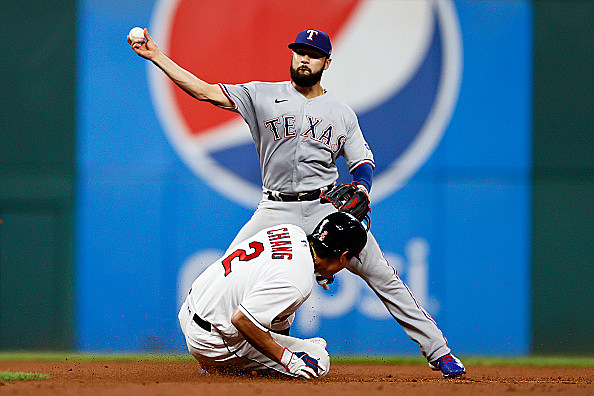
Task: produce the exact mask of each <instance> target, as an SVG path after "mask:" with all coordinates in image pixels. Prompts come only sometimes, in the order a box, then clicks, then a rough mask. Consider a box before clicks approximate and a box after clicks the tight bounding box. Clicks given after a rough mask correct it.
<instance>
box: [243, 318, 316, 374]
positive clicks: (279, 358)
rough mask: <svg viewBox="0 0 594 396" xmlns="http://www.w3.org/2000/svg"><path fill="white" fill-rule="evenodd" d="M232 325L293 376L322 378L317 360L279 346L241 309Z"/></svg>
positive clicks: (255, 346)
mask: <svg viewBox="0 0 594 396" xmlns="http://www.w3.org/2000/svg"><path fill="white" fill-rule="evenodd" d="M231 323H232V324H233V326H235V328H237V330H239V332H240V333H241V334H242V335H243V337H244V338H245V339H246V340H247V341H248V342H249V343H250V344H251V345H252V346H253V347H254V348H256V349H257V350H258V351H260V352H261V353H262V354H264V355H266V356H267V357H268V358H270V359H272V360H274V361H275V362H278V363H280V364H281V365H283V366H284V367H285V369H286V370H287V371H288V372H289V373H291V374H292V375H294V376H297V377H302V378H307V379H311V378H316V377H319V376H320V374H321V372H322V370H321V368H320V367H319V366H318V361H317V359H314V358H312V357H311V356H309V355H308V354H306V353H305V352H295V353H293V352H292V351H291V350H289V349H288V348H285V347H283V346H281V345H279V344H278V343H277V342H276V341H274V339H273V338H272V336H271V335H270V333H267V332H265V331H262V330H261V329H260V328H258V327H257V326H256V325H255V324H254V323H253V322H252V321H251V320H250V319H248V318H247V317H246V316H245V315H244V314H243V312H241V311H240V310H239V309H236V310H235V312H233V315H232V316H231Z"/></svg>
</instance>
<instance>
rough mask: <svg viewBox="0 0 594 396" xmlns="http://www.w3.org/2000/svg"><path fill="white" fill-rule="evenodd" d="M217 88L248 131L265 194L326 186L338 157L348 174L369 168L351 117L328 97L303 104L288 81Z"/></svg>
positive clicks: (369, 160)
mask: <svg viewBox="0 0 594 396" xmlns="http://www.w3.org/2000/svg"><path fill="white" fill-rule="evenodd" d="M221 87H222V88H223V92H225V94H226V95H227V96H228V97H229V99H231V101H232V102H233V104H234V107H233V108H229V110H232V111H236V112H238V113H239V114H241V116H242V117H243V119H244V120H245V121H246V122H247V124H248V125H249V127H250V131H251V134H252V137H253V139H254V142H255V143H256V150H257V152H258V156H259V158H260V167H261V171H262V183H263V187H264V188H265V189H268V190H272V191H280V192H282V193H287V194H295V193H302V192H305V191H312V190H315V189H317V188H321V187H324V186H327V185H330V184H332V183H334V182H335V181H336V179H337V178H338V170H337V168H336V159H337V158H338V157H339V156H343V157H344V158H345V160H346V163H347V166H348V168H349V171H352V170H353V169H355V168H356V167H357V166H359V165H360V164H362V163H369V164H371V165H372V166H373V165H374V164H373V154H372V153H371V150H370V149H369V146H368V145H367V142H365V139H364V138H363V134H362V133H361V129H360V128H359V122H358V121H357V116H356V115H355V112H354V111H353V110H352V109H351V108H350V107H348V106H347V105H346V104H344V103H343V102H342V101H340V100H339V99H337V98H336V97H335V96H334V95H332V94H331V93H329V92H325V93H324V94H323V95H320V96H318V97H315V98H313V99H307V98H306V97H305V96H303V95H302V94H301V93H300V92H299V91H297V90H296V89H295V88H294V87H293V85H292V84H291V82H290V81H285V82H280V83H269V82H257V81H256V82H249V83H247V84H238V85H228V84H221ZM294 140H297V142H294Z"/></svg>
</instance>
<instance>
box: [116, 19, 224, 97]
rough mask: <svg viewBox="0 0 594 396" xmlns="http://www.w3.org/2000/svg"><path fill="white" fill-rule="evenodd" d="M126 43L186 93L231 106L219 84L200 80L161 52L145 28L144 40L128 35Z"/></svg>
mask: <svg viewBox="0 0 594 396" xmlns="http://www.w3.org/2000/svg"><path fill="white" fill-rule="evenodd" d="M128 43H129V44H130V45H131V46H132V49H133V50H134V52H136V53H137V54H138V56H141V57H143V58H144V59H147V60H150V61H151V62H153V63H154V64H155V65H156V66H157V67H158V68H159V69H161V70H163V72H164V73H165V74H166V75H167V77H169V78H170V79H171V81H173V82H174V83H175V84H176V85H177V86H178V87H180V88H181V89H183V90H184V91H185V92H186V93H187V94H188V95H190V96H192V97H194V98H196V99H198V100H201V101H205V102H210V103H212V104H214V105H216V106H223V107H232V106H233V103H232V102H231V100H230V99H229V98H228V97H227V96H226V95H225V94H224V93H223V90H222V89H221V87H220V86H219V85H217V84H209V83H207V82H204V81H202V80H201V79H199V78H198V77H196V76H195V75H193V74H192V73H190V72H189V71H187V70H185V69H183V68H182V67H180V66H179V65H178V64H177V63H175V62H174V61H173V60H171V59H170V58H169V57H168V56H167V55H165V54H164V53H163V52H161V50H159V47H158V46H157V44H156V43H155V41H154V40H153V38H152V37H151V35H150V34H149V32H148V30H147V29H144V41H136V42H133V41H132V40H131V39H130V36H128Z"/></svg>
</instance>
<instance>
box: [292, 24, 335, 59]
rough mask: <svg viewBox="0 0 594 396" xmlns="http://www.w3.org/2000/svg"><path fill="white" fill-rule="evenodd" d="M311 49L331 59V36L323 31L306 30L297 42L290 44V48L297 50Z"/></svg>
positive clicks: (300, 34) (298, 36)
mask: <svg viewBox="0 0 594 396" xmlns="http://www.w3.org/2000/svg"><path fill="white" fill-rule="evenodd" d="M303 47H309V48H314V49H316V50H318V51H321V52H322V53H324V54H325V55H326V56H327V57H330V54H331V53H332V44H331V43H330V36H329V35H328V34H327V33H324V32H322V31H321V30H316V29H306V30H303V31H301V32H299V34H298V35H297V37H296V38H295V42H293V43H291V44H289V48H291V49H297V48H303Z"/></svg>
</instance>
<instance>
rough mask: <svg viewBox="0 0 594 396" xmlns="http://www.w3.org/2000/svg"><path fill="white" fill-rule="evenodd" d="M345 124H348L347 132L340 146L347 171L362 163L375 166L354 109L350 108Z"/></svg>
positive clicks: (351, 170)
mask: <svg viewBox="0 0 594 396" xmlns="http://www.w3.org/2000/svg"><path fill="white" fill-rule="evenodd" d="M346 124H347V126H348V132H347V139H346V142H345V144H344V147H343V148H342V155H343V157H344V159H345V160H346V163H347V166H348V168H349V172H353V170H354V169H355V168H356V167H358V166H359V165H361V164H364V163H367V164H370V165H371V167H372V168H375V163H374V162H373V153H372V152H371V149H370V148H369V145H368V144H367V142H366V141H365V138H364V137H363V132H361V128H360V127H359V121H358V120H357V115H356V114H355V112H354V111H352V110H351V111H350V112H349V117H348V121H347V123H346Z"/></svg>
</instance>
